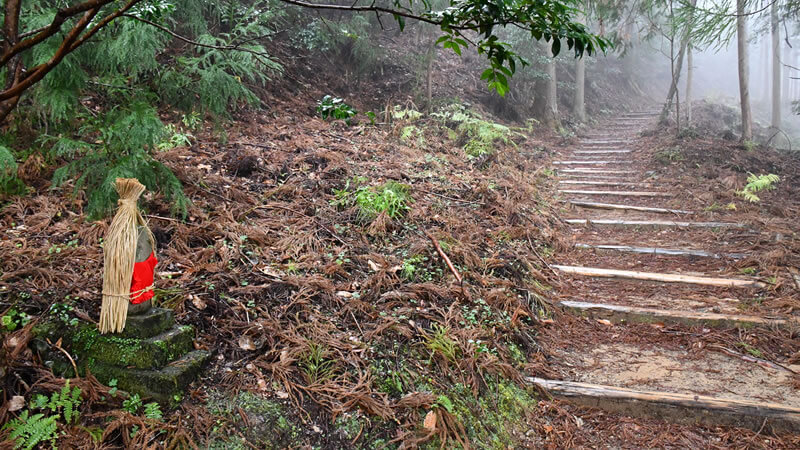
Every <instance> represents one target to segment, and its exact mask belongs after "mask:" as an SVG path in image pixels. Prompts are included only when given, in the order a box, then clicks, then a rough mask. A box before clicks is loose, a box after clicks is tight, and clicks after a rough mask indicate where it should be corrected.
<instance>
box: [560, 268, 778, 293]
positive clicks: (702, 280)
mask: <svg viewBox="0 0 800 450" xmlns="http://www.w3.org/2000/svg"><path fill="white" fill-rule="evenodd" d="M552 267H554V268H556V269H558V270H560V271H561V272H564V273H570V274H574V275H583V276H588V277H599V278H624V279H629V280H645V281H659V282H662V283H686V284H701V285H704V286H718V287H732V288H751V287H752V288H764V287H766V285H765V284H764V283H761V282H758V281H754V280H740V279H737V278H715V277H697V276H692V275H679V274H674V273H655V272H637V271H633V270H618V269H602V268H599V267H579V266H559V265H552Z"/></svg>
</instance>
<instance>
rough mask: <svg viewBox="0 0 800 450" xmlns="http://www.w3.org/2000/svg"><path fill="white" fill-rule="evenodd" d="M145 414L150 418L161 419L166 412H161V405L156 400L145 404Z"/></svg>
mask: <svg viewBox="0 0 800 450" xmlns="http://www.w3.org/2000/svg"><path fill="white" fill-rule="evenodd" d="M144 416H145V417H147V418H148V419H153V420H161V419H162V418H163V417H164V413H162V412H161V406H159V404H158V403H156V402H150V403H148V404H146V405H144Z"/></svg>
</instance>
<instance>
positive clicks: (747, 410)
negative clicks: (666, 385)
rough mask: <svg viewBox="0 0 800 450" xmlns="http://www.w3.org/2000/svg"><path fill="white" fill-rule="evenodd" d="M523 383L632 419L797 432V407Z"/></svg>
mask: <svg viewBox="0 0 800 450" xmlns="http://www.w3.org/2000/svg"><path fill="white" fill-rule="evenodd" d="M526 380H527V381H528V382H529V383H532V384H535V385H536V386H538V387H539V388H541V389H543V390H545V391H547V392H549V393H550V395H552V396H554V397H558V398H562V399H565V400H567V401H569V402H571V403H575V404H579V405H582V406H588V407H591V408H599V409H603V410H606V411H611V412H614V413H618V414H622V415H626V416H631V417H652V418H656V419H660V420H665V421H668V422H674V423H680V424H686V425H698V424H702V425H710V426H727V427H740V428H749V429H751V430H756V431H762V432H767V433H768V432H776V433H781V432H789V433H798V432H800V408H795V407H792V406H788V405H781V404H778V403H767V402H755V401H750V400H727V399H720V398H714V397H708V396H704V395H695V394H679V393H674V392H658V391H640V390H635V389H626V388H619V387H614V386H604V385H599V384H590V383H577V382H572V381H557V380H545V379H542V378H534V377H527V378H526Z"/></svg>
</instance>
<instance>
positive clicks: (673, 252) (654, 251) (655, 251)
mask: <svg viewBox="0 0 800 450" xmlns="http://www.w3.org/2000/svg"><path fill="white" fill-rule="evenodd" d="M575 247H577V248H588V249H597V250H615V251H618V252H629V253H643V254H650V255H663V256H700V257H707V258H720V257H722V256H727V257H729V258H736V259H740V258H743V257H744V256H745V255H744V254H743V253H725V254H723V255H720V254H719V253H709V252H705V251H703V250H691V249H685V248H677V249H672V248H657V247H631V246H629V245H608V244H603V245H592V244H575Z"/></svg>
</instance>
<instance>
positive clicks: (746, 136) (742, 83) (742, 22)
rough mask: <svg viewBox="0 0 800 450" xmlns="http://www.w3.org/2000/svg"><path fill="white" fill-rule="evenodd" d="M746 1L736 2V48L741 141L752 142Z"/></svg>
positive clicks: (737, 0) (739, 0) (738, 0)
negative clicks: (737, 55)
mask: <svg viewBox="0 0 800 450" xmlns="http://www.w3.org/2000/svg"><path fill="white" fill-rule="evenodd" d="M745 2H746V0H736V47H737V50H738V54H739V58H738V60H739V103H740V105H741V111H742V141H751V140H753V116H752V112H751V110H750V85H749V77H750V64H749V59H748V58H749V52H748V49H747V16H746V15H745Z"/></svg>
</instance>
